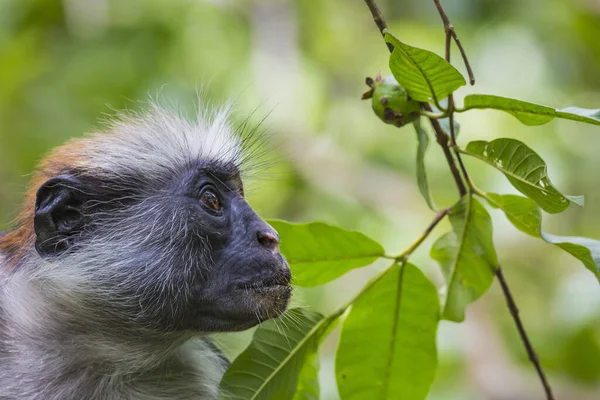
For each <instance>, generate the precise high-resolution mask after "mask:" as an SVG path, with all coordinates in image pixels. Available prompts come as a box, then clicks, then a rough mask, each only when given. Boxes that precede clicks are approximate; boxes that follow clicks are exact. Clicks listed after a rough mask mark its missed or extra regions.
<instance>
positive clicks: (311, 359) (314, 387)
mask: <svg viewBox="0 0 600 400" xmlns="http://www.w3.org/2000/svg"><path fill="white" fill-rule="evenodd" d="M319 369H320V363H319V352H318V351H316V352H314V353H312V354H309V355H308V356H307V357H306V361H305V362H304V366H303V367H302V370H301V371H300V376H299V378H298V386H297V388H296V394H295V395H294V400H319V397H320V394H321V387H320V385H319Z"/></svg>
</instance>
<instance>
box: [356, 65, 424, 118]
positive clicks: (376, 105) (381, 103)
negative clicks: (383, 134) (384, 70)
mask: <svg viewBox="0 0 600 400" xmlns="http://www.w3.org/2000/svg"><path fill="white" fill-rule="evenodd" d="M366 82H367V85H369V86H370V87H371V89H370V90H369V91H367V92H365V93H363V97H362V98H363V99H371V101H372V105H373V111H375V114H376V115H377V116H378V117H379V118H380V119H381V120H382V121H383V122H385V123H386V124H392V125H395V126H398V127H400V126H404V125H406V124H408V123H410V122H413V121H414V120H416V119H417V118H419V115H420V114H419V111H420V110H421V104H420V103H419V102H418V101H414V100H411V98H410V96H408V94H407V93H406V90H404V88H403V87H402V86H400V84H399V83H398V82H397V81H396V79H395V78H394V77H393V76H392V75H390V76H387V77H385V78H383V79H382V78H381V75H380V74H378V75H377V77H376V78H375V80H373V79H371V78H367V81H366Z"/></svg>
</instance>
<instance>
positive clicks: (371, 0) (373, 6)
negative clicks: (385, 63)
mask: <svg viewBox="0 0 600 400" xmlns="http://www.w3.org/2000/svg"><path fill="white" fill-rule="evenodd" d="M365 3H367V7H369V11H371V15H373V21H375V25H377V28H379V32H380V33H381V36H383V37H385V33H384V31H385V30H386V29H387V24H386V23H385V18H383V14H382V13H381V10H379V7H378V6H377V3H375V0H365ZM386 45H387V47H388V50H389V51H390V53H391V52H392V51H394V45H393V44H391V43H386Z"/></svg>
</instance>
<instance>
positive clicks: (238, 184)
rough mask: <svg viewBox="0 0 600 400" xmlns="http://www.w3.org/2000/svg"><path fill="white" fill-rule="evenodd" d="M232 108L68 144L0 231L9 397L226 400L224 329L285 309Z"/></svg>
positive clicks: (270, 237)
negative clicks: (11, 223)
mask: <svg viewBox="0 0 600 400" xmlns="http://www.w3.org/2000/svg"><path fill="white" fill-rule="evenodd" d="M227 119H228V110H227V108H225V109H218V110H212V111H206V112H201V113H199V116H198V117H197V119H196V120H195V121H193V122H191V121H188V120H186V119H185V118H182V117H180V116H179V115H178V113H176V112H172V111H167V110H164V109H162V108H160V107H158V106H151V107H149V110H148V111H146V112H144V113H140V114H135V115H128V116H123V117H121V118H119V119H118V120H117V121H115V122H113V123H111V124H110V126H109V128H108V129H107V132H104V133H94V134H91V135H88V136H86V137H84V138H81V139H76V140H73V141H71V142H69V143H68V144H66V145H65V146H63V147H59V148H57V149H55V150H54V151H53V152H52V153H51V154H50V156H49V157H48V158H46V159H45V160H44V161H42V163H41V164H40V166H39V169H38V170H37V172H36V174H35V175H34V177H33V180H32V183H31V189H30V191H29V192H28V195H27V198H26V200H25V203H24V206H23V209H22V212H21V214H20V216H19V218H18V220H17V224H16V225H15V227H14V229H13V230H10V231H8V232H5V233H0V399H2V400H17V399H18V400H34V399H35V400H104V399H106V400H114V399H128V400H135V399H203V400H208V399H216V398H217V396H218V384H219V381H220V379H221V376H222V374H223V372H224V370H225V369H226V364H227V362H226V360H225V359H224V357H223V356H222V354H221V353H220V352H219V351H218V350H217V349H216V347H215V346H214V345H213V344H212V343H211V342H210V337H209V334H210V333H213V332H230V331H240V330H244V329H247V328H249V327H252V326H254V325H256V324H257V323H259V322H260V321H261V320H263V319H266V318H270V317H274V316H277V315H279V314H281V313H282V312H283V311H284V310H285V309H286V307H287V305H288V302H289V298H290V293H291V289H290V285H289V283H290V277H291V276H290V270H289V267H288V264H287V262H286V261H285V259H284V258H283V256H282V255H281V253H280V252H279V249H278V244H279V238H278V235H277V233H276V232H275V231H274V230H273V228H272V227H270V226H269V225H268V224H267V223H266V222H264V221H263V220H262V219H261V218H260V217H258V215H257V214H256V213H255V212H254V211H253V210H252V208H250V206H249V205H248V204H247V203H246V201H245V200H244V190H243V185H242V180H241V177H240V174H241V171H243V167H244V155H243V153H242V147H243V146H242V144H243V143H242V142H243V138H240V137H239V136H238V135H236V134H235V132H234V131H233V129H232V128H231V126H230V124H229V123H228V122H227Z"/></svg>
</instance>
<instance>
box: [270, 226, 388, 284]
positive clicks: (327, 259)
mask: <svg viewBox="0 0 600 400" xmlns="http://www.w3.org/2000/svg"><path fill="white" fill-rule="evenodd" d="M269 223H270V224H271V225H272V226H273V228H275V229H276V230H277V232H279V236H280V238H281V245H280V248H281V252H282V253H283V255H284V256H285V258H286V259H287V261H288V263H289V264H290V267H291V268H292V274H293V276H294V283H295V284H296V285H298V286H317V285H322V284H324V283H327V282H329V281H332V280H334V279H336V278H338V277H340V276H342V275H343V274H345V273H346V272H348V271H350V270H352V269H354V268H358V267H364V266H366V265H369V264H371V263H373V261H375V260H376V259H377V258H379V257H381V256H382V255H383V253H384V251H383V247H381V245H380V244H379V243H377V242H375V241H374V240H372V239H369V238H368V237H367V236H366V235H364V234H363V233H360V232H355V231H348V230H345V229H342V228H338V227H334V226H330V225H327V224H324V223H322V222H313V223H309V224H290V223H289V222H284V221H269Z"/></svg>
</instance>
